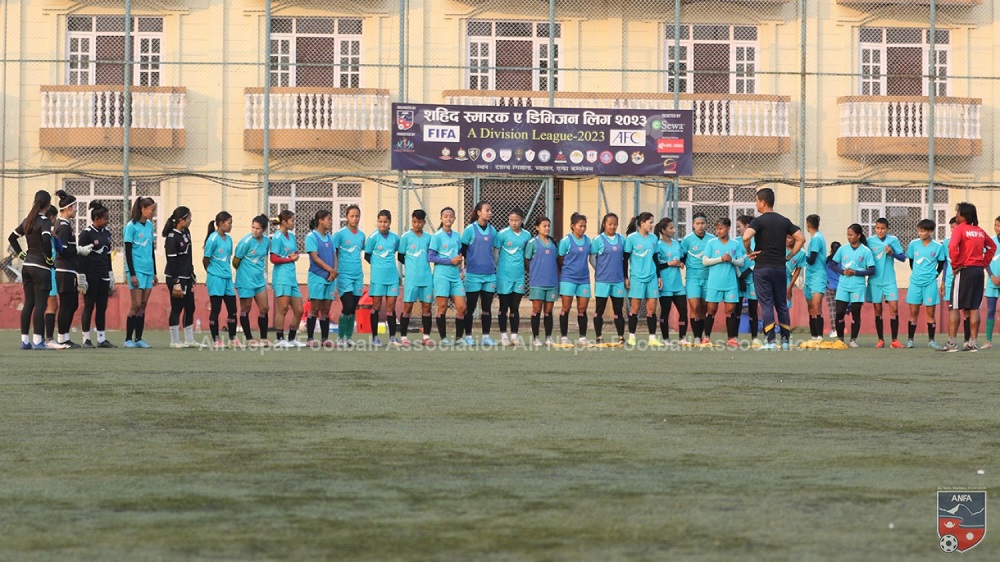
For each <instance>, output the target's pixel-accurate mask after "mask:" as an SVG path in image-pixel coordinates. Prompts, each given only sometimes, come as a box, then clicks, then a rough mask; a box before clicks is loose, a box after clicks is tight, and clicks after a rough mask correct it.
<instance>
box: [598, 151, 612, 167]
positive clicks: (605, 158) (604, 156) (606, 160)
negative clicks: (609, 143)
mask: <svg viewBox="0 0 1000 562" xmlns="http://www.w3.org/2000/svg"><path fill="white" fill-rule="evenodd" d="M614 159H615V157H614V155H613V154H611V151H610V150H605V151H604V152H602V153H601V164H610V163H611V161H612V160H614Z"/></svg>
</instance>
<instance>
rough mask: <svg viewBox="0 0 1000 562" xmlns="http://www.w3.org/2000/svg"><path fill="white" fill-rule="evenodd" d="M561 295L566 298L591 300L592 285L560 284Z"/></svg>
mask: <svg viewBox="0 0 1000 562" xmlns="http://www.w3.org/2000/svg"><path fill="white" fill-rule="evenodd" d="M559 294H560V295H562V296H564V297H583V298H585V299H589V298H590V283H566V282H560V283H559Z"/></svg>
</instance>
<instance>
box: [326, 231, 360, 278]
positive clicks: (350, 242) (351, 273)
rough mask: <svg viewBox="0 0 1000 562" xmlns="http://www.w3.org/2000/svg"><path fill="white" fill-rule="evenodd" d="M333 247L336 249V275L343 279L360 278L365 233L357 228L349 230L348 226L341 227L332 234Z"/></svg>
mask: <svg viewBox="0 0 1000 562" xmlns="http://www.w3.org/2000/svg"><path fill="white" fill-rule="evenodd" d="M333 247H334V248H336V250H337V276H338V277H343V278H344V279H361V278H362V277H364V273H363V272H362V271H361V260H362V259H363V257H362V255H361V254H363V253H364V251H365V233H364V232H361V230H360V229H359V230H358V231H357V232H351V229H350V228H348V227H346V226H345V227H344V228H341V229H340V230H338V231H337V233H336V234H334V235H333Z"/></svg>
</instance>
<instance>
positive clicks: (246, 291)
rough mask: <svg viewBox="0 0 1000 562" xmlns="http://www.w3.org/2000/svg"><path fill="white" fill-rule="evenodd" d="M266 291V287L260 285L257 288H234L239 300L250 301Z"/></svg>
mask: <svg viewBox="0 0 1000 562" xmlns="http://www.w3.org/2000/svg"><path fill="white" fill-rule="evenodd" d="M266 290H267V285H260V286H259V287H240V286H237V287H236V294H237V295H239V297H240V298H241V299H252V298H253V297H256V296H257V295H259V294H261V293H263V292H264V291H266Z"/></svg>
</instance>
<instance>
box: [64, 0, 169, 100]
mask: <svg viewBox="0 0 1000 562" xmlns="http://www.w3.org/2000/svg"><path fill="white" fill-rule="evenodd" d="M104 17H120V18H122V19H124V16H120V15H114V14H101V15H95V16H68V18H67V20H66V29H67V31H66V63H67V64H66V84H69V85H72V86H93V85H94V81H95V80H96V74H97V62H96V61H97V38H98V37H124V36H125V30H124V29H122V30H121V31H97V20H98V18H104ZM69 18H77V19H79V18H90V19H91V24H90V31H69V21H70V20H69ZM140 20H159V23H160V25H159V27H160V29H161V31H141V32H140V31H138V29H139V27H140ZM163 20H164V18H162V17H154V16H133V18H132V49H131V52H132V61H133V63H132V85H134V86H160V85H161V84H162V78H163V76H162V67H161V65H160V62H161V61H162V58H163V31H162V29H163V23H164V21H163ZM74 41H76V43H75V44H74ZM157 42H158V43H157ZM83 43H86V44H85V45H84V44H83ZM154 46H155V47H158V48H154ZM143 47H146V48H145V49H143ZM143 78H145V79H146V83H145V84H143V83H142V80H143Z"/></svg>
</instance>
